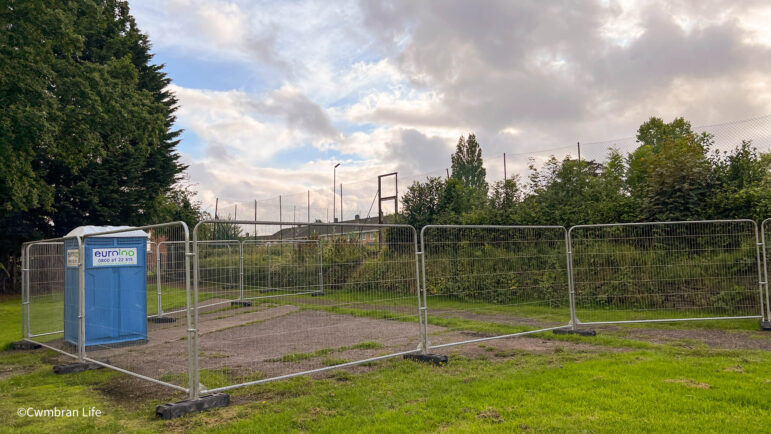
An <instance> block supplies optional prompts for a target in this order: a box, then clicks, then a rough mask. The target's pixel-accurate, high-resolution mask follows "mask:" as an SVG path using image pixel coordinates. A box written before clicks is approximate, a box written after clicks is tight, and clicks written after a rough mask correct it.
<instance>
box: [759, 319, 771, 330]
mask: <svg viewBox="0 0 771 434" xmlns="http://www.w3.org/2000/svg"><path fill="white" fill-rule="evenodd" d="M760 329H761V330H763V331H766V332H771V321H764V320H760Z"/></svg>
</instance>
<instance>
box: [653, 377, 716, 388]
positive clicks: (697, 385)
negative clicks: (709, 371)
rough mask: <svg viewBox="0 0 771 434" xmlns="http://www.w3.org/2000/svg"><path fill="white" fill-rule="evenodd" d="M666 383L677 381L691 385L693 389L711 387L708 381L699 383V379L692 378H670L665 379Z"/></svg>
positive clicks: (687, 385)
mask: <svg viewBox="0 0 771 434" xmlns="http://www.w3.org/2000/svg"><path fill="white" fill-rule="evenodd" d="M664 382H665V383H677V384H682V385H683V386H685V387H690V388H692V389H709V388H710V385H709V384H707V383H699V382H698V381H694V380H691V379H668V380H664Z"/></svg>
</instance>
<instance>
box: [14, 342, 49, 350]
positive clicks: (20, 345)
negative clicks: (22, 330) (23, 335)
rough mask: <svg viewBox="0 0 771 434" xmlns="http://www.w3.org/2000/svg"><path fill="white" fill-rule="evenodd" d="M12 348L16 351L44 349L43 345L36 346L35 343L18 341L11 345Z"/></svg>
mask: <svg viewBox="0 0 771 434" xmlns="http://www.w3.org/2000/svg"><path fill="white" fill-rule="evenodd" d="M11 348H13V349H14V350H36V349H38V348H42V345H40V344H36V343H34V342H27V341H16V342H13V343H12V344H11Z"/></svg>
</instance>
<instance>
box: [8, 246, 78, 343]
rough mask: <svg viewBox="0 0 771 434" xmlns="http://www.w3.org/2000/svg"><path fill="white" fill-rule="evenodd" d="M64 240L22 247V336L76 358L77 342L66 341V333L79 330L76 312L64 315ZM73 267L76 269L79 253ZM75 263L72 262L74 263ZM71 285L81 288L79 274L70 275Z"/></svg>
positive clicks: (75, 257) (76, 254) (76, 253)
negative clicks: (68, 330) (67, 330)
mask: <svg viewBox="0 0 771 434" xmlns="http://www.w3.org/2000/svg"><path fill="white" fill-rule="evenodd" d="M65 255H66V252H65V248H64V240H62V239H56V240H48V241H36V242H31V243H27V244H25V245H24V246H23V248H22V258H23V264H22V273H23V275H22V334H23V337H24V338H25V339H28V340H30V341H32V342H35V343H38V344H41V345H45V346H46V347H49V348H52V349H54V350H56V351H59V352H61V353H64V354H67V355H70V356H72V357H77V354H78V351H77V341H75V342H67V341H66V340H65V339H64V330H65V328H67V329H72V330H77V328H78V322H77V312H73V315H67V316H65V299H64V296H65V294H64V286H65V261H66V257H65ZM73 260H74V261H75V262H74V266H75V267H76V270H77V261H78V252H77V248H76V250H75V256H74V258H73V257H71V258H70V261H73ZM71 264H72V262H71ZM68 277H69V278H70V284H73V285H75V286H77V285H78V279H79V275H78V273H77V272H75V273H69V274H68ZM65 322H67V324H65Z"/></svg>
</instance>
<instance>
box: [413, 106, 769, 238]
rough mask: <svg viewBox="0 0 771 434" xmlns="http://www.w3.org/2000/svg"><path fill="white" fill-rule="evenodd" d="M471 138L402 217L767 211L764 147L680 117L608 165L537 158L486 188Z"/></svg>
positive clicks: (471, 219) (567, 220) (613, 155)
mask: <svg viewBox="0 0 771 434" xmlns="http://www.w3.org/2000/svg"><path fill="white" fill-rule="evenodd" d="M472 137H473V135H471V136H469V140H468V141H464V140H463V138H462V137H461V140H460V141H459V143H458V148H457V150H456V152H455V154H453V156H452V157H451V159H452V163H453V166H452V173H451V174H450V177H449V178H448V179H441V178H428V179H426V181H425V182H415V183H414V184H413V185H411V186H410V187H409V189H408V191H407V193H405V195H404V198H403V201H402V209H403V210H404V214H403V220H404V222H405V223H408V224H411V225H414V226H415V227H416V228H418V230H420V228H421V227H423V226H425V225H427V224H432V223H433V224H452V223H467V224H475V223H476V224H521V225H539V224H541V225H544V224H554V225H563V226H568V227H569V226H573V225H578V224H595V223H624V222H638V221H676V220H704V219H719V218H749V219H753V220H756V221H760V220H763V219H764V218H767V217H769V216H771V154H769V153H758V151H757V150H756V149H755V148H754V147H753V146H752V143H751V141H749V140H746V141H743V142H741V143H737V145H736V148H735V149H733V150H732V151H731V152H719V151H717V150H716V149H714V148H713V146H714V140H713V137H712V136H710V135H709V134H706V133H697V132H694V131H693V130H692V128H691V124H690V123H689V122H688V121H686V120H685V119H683V118H677V119H675V120H673V121H672V122H670V123H666V122H664V121H663V120H661V119H659V118H651V119H650V120H649V121H647V122H645V123H644V124H642V125H641V126H640V128H639V129H638V131H637V142H638V144H639V146H638V147H637V149H636V150H635V151H633V152H631V153H629V154H628V155H622V154H621V153H620V152H618V151H617V150H615V149H610V150H609V153H608V157H607V159H606V161H605V162H596V161H583V160H582V161H579V160H575V159H572V158H566V159H564V160H562V161H559V160H557V159H556V158H554V157H552V158H551V159H550V160H549V161H547V162H546V163H545V164H544V165H543V166H542V167H536V166H535V163H533V162H531V164H530V175H529V176H528V179H527V180H526V181H525V180H522V179H520V178H519V177H516V176H515V177H513V178H511V179H508V180H506V181H500V182H498V183H496V184H495V185H493V186H492V189H490V190H488V188H487V184H486V183H480V182H479V181H478V180H474V181H471V179H477V178H479V176H480V174H481V175H483V174H484V172H483V171H484V169H483V168H482V157H481V151H480V149H479V148H478V144H477V142H476V138H474V140H473V141H472V140H471V138H472ZM472 148H473V149H472ZM470 156H473V158H471V157H470ZM469 173H472V174H475V175H469Z"/></svg>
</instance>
